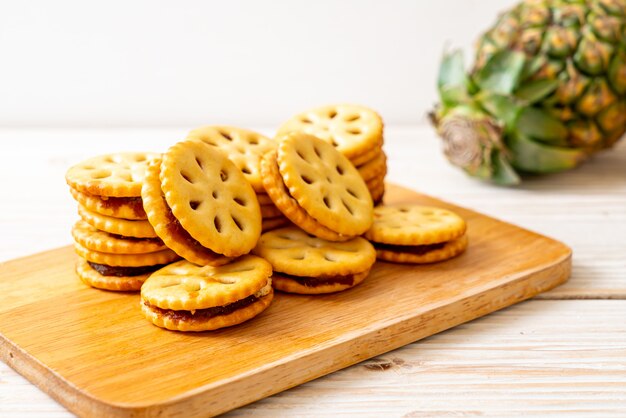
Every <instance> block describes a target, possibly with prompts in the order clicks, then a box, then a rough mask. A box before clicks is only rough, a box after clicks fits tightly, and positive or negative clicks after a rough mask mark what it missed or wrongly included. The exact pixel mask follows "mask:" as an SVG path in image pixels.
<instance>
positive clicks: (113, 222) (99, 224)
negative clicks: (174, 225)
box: [78, 205, 157, 238]
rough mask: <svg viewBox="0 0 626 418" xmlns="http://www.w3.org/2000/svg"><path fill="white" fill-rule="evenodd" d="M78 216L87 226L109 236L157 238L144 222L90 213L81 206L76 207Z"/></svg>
mask: <svg viewBox="0 0 626 418" xmlns="http://www.w3.org/2000/svg"><path fill="white" fill-rule="evenodd" d="M78 215H80V217H81V218H82V220H83V221H85V222H86V223H88V224H89V225H91V226H93V227H94V228H96V229H99V230H100V231H104V232H108V233H109V234H115V235H122V236H124V237H132V238H157V234H156V232H154V228H152V225H150V222H148V221H146V220H130V219H122V218H114V217H112V216H106V215H102V214H100V213H97V212H92V211H90V210H88V209H86V208H85V207H83V206H81V205H78Z"/></svg>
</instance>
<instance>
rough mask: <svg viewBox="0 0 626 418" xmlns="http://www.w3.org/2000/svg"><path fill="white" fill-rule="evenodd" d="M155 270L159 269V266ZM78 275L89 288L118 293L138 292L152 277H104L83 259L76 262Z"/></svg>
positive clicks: (148, 275) (146, 274) (139, 275)
mask: <svg viewBox="0 0 626 418" xmlns="http://www.w3.org/2000/svg"><path fill="white" fill-rule="evenodd" d="M150 267H152V266H150ZM155 269H158V266H157V267H156V268H155ZM76 274H77V275H78V277H79V278H80V280H81V281H82V282H83V283H85V284H86V285H88V286H91V287H95V288H98V289H104V290H112V291H117V292H135V291H138V290H139V289H141V285H142V284H143V282H145V281H146V279H147V278H148V277H150V272H148V273H142V274H137V275H132V276H124V275H103V274H101V273H99V272H98V271H96V270H95V269H94V268H92V266H91V265H90V264H89V262H88V261H87V260H85V259H83V258H79V259H78V260H77V261H76Z"/></svg>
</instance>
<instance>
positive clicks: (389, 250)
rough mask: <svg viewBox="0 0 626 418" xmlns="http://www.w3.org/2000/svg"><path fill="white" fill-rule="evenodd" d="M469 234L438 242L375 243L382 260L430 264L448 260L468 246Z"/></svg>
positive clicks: (379, 257) (377, 253) (377, 254)
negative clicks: (421, 243)
mask: <svg viewBox="0 0 626 418" xmlns="http://www.w3.org/2000/svg"><path fill="white" fill-rule="evenodd" d="M467 242H468V240H467V235H463V236H461V237H459V238H457V239H454V240H452V241H446V242H441V243H438V244H427V245H414V246H409V245H407V246H400V245H389V244H378V243H374V247H376V256H377V257H378V259H380V260H384V261H391V262H394V263H409V264H428V263H437V262H439V261H444V260H448V259H450V258H453V257H456V256H457V255H459V254H461V253H462V252H463V251H465V249H466V248H467Z"/></svg>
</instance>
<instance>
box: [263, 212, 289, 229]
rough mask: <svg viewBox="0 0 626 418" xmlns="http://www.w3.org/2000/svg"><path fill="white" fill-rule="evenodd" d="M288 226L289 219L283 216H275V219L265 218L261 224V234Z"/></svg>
mask: <svg viewBox="0 0 626 418" xmlns="http://www.w3.org/2000/svg"><path fill="white" fill-rule="evenodd" d="M285 225H289V219H287V218H285V217H284V216H277V217H275V218H265V219H263V222H262V229H263V232H266V231H271V230H272V229H276V228H280V227H281V226H285Z"/></svg>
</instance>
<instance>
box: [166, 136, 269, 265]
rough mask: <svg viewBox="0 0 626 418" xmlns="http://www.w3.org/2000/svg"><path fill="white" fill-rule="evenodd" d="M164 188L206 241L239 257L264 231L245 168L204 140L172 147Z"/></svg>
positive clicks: (190, 228)
mask: <svg viewBox="0 0 626 418" xmlns="http://www.w3.org/2000/svg"><path fill="white" fill-rule="evenodd" d="M160 178H161V189H162V190H163V194H164V195H165V200H166V201H167V204H168V206H169V207H170V209H171V211H172V213H173V214H174V217H175V218H176V219H177V220H178V221H179V222H180V224H181V225H182V227H183V228H184V229H185V230H186V231H187V232H188V233H189V235H191V236H192V237H193V238H194V239H195V240H197V241H198V242H199V243H200V244H202V246H204V247H206V248H209V249H210V250H212V251H214V252H216V253H218V254H223V255H225V256H227V257H237V256H240V255H242V254H246V253H248V252H249V251H250V250H251V249H252V248H254V245H255V244H256V242H257V240H258V238H259V236H260V234H261V210H260V208H259V202H258V200H257V198H256V194H255V192H254V190H253V189H252V186H250V183H248V181H247V180H246V179H245V177H244V175H243V174H242V172H241V171H240V170H239V169H238V168H237V167H236V166H235V165H234V164H233V162H231V161H230V160H229V159H228V158H227V157H226V155H225V154H224V153H223V152H222V151H220V150H218V149H217V148H215V147H213V146H210V145H208V144H206V143H204V142H201V141H198V140H185V141H182V142H179V143H177V144H175V145H174V146H172V147H171V148H170V149H169V150H168V151H167V152H166V153H165V154H164V155H163V161H162V163H161V172H160Z"/></svg>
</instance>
